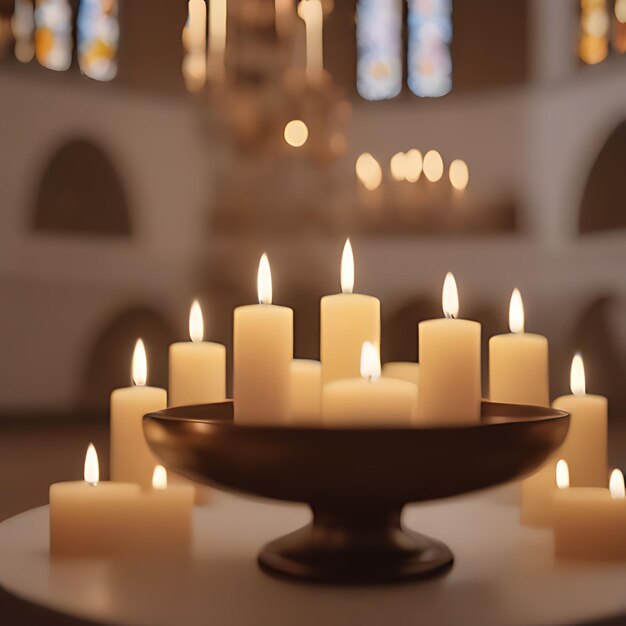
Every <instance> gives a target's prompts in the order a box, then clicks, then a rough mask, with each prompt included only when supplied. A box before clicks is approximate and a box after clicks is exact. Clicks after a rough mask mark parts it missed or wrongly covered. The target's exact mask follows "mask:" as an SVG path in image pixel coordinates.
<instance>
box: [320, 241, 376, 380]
mask: <svg viewBox="0 0 626 626" xmlns="http://www.w3.org/2000/svg"><path fill="white" fill-rule="evenodd" d="M353 288H354V256H353V254H352V246H351V244H350V240H349V239H346V243H345V245H344V248H343V254H342V256H341V291H342V293H340V294H335V295H332V296H324V297H323V298H322V300H321V302H320V356H321V362H322V384H326V383H328V382H330V381H331V380H338V379H340V378H358V377H359V371H360V358H361V346H362V345H363V343H364V342H365V341H369V342H371V343H373V344H375V345H380V301H379V300H378V299H377V298H374V297H372V296H366V295H363V294H357V293H352V290H353Z"/></svg>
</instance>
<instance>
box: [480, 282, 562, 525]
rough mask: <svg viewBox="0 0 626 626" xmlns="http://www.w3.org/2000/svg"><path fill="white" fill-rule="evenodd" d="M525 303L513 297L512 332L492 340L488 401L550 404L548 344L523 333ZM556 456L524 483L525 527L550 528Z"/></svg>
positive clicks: (516, 294) (517, 295)
mask: <svg viewBox="0 0 626 626" xmlns="http://www.w3.org/2000/svg"><path fill="white" fill-rule="evenodd" d="M524 321H525V320H524V303H523V301H522V296H521V294H520V292H519V290H518V289H514V290H513V293H512V294H511V302H510V305H509V329H510V331H511V332H510V333H509V334H506V335H497V336H496V337H492V338H491V339H490V340H489V396H490V397H489V399H490V400H492V401H493V402H505V403H512V404H531V405H539V406H548V405H549V404H550V394H549V376H548V340H547V339H546V338H545V337H543V336H541V335H535V334H531V333H526V332H524ZM555 466H556V456H555V455H552V456H551V457H550V458H549V459H548V460H547V461H546V462H545V463H544V464H543V465H542V466H541V467H540V468H539V469H538V470H537V471H536V472H535V473H534V474H533V475H532V476H529V477H528V478H526V479H525V480H523V481H522V482H521V490H520V515H521V523H522V524H523V525H524V526H545V525H547V524H549V520H550V507H551V501H552V496H553V494H554V490H555V489H556V485H555V482H554V471H555Z"/></svg>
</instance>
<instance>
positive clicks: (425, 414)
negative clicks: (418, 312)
mask: <svg viewBox="0 0 626 626" xmlns="http://www.w3.org/2000/svg"><path fill="white" fill-rule="evenodd" d="M442 301H443V310H444V314H445V316H446V319H439V320H428V321H426V322H421V323H420V324H419V363H420V389H419V396H418V412H417V415H418V420H419V422H420V423H424V424H433V425H442V424H463V423H466V424H471V423H476V422H478V421H479V420H480V396H481V388H480V324H479V323H478V322H471V321H469V320H460V319H455V318H456V317H457V315H458V312H459V298H458V292H457V288H456V282H455V280H454V276H453V275H452V274H450V273H448V274H447V275H446V279H445V281H444V286H443V297H442Z"/></svg>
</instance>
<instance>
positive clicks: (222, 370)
mask: <svg viewBox="0 0 626 626" xmlns="http://www.w3.org/2000/svg"><path fill="white" fill-rule="evenodd" d="M189 336H190V338H191V341H181V342H178V343H174V344H172V345H171V346H170V351H169V405H170V406H182V405H188V404H205V403H212V402H223V401H224V400H225V399H226V348H225V347H224V346H223V345H222V344H221V343H213V342H211V341H204V321H203V318H202V310H201V308H200V304H199V303H198V301H197V300H195V301H194V302H193V304H192V306H191V310H190V311H189Z"/></svg>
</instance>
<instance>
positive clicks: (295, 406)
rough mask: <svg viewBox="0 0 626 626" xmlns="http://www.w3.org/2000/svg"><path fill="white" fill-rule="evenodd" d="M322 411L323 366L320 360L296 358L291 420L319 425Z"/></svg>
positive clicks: (292, 368)
mask: <svg viewBox="0 0 626 626" xmlns="http://www.w3.org/2000/svg"><path fill="white" fill-rule="evenodd" d="M321 411H322V367H321V364H320V362H319V361H310V360H308V359H294V360H293V361H292V362H291V405H290V409H289V421H290V422H291V423H293V424H301V425H317V424H319V422H320V419H321Z"/></svg>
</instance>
